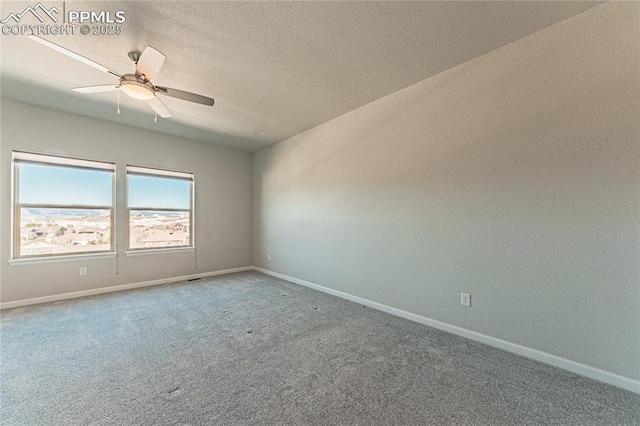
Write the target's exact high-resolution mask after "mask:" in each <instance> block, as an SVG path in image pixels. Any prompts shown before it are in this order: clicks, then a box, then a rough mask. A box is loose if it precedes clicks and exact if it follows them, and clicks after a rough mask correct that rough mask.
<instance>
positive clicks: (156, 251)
mask: <svg viewBox="0 0 640 426" xmlns="http://www.w3.org/2000/svg"><path fill="white" fill-rule="evenodd" d="M195 250H196V248H195V247H174V248H156V249H140V250H128V251H125V252H124V254H125V255H126V256H149V255H153V254H165V253H179V252H189V251H195Z"/></svg>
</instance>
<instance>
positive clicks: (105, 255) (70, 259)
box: [7, 252, 116, 266]
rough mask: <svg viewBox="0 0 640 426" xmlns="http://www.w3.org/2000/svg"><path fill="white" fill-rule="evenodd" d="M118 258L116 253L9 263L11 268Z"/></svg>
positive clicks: (28, 259)
mask: <svg viewBox="0 0 640 426" xmlns="http://www.w3.org/2000/svg"><path fill="white" fill-rule="evenodd" d="M114 257H116V253H115V252H110V253H95V254H71V255H64V256H48V257H27V258H24V259H11V260H9V261H7V263H8V264H9V265H11V266H23V265H37V264H40V263H58V262H69V261H74V260H95V259H111V258H114Z"/></svg>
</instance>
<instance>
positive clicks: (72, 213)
mask: <svg viewBox="0 0 640 426" xmlns="http://www.w3.org/2000/svg"><path fill="white" fill-rule="evenodd" d="M95 216H104V210H88V209H49V208H48V209H40V208H33V207H29V208H25V209H22V220H23V221H24V220H34V221H35V220H44V219H70V218H74V217H95Z"/></svg>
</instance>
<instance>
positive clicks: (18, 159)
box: [11, 151, 117, 260]
mask: <svg viewBox="0 0 640 426" xmlns="http://www.w3.org/2000/svg"><path fill="white" fill-rule="evenodd" d="M20 164H35V165H41V166H48V167H61V168H75V169H82V170H100V171H109V172H110V173H111V205H110V206H92V205H82V204H45V203H21V202H20V199H19V198H20V197H19V190H20ZM92 165H93V166H92ZM11 167H12V173H11V178H12V181H13V182H12V192H11V205H12V209H11V213H12V218H11V219H12V220H11V225H12V227H13V228H12V233H11V235H12V239H13V242H12V244H11V260H28V259H34V260H35V259H47V258H54V259H55V258H58V257H69V256H93V255H105V254H115V253H116V246H117V244H116V164H115V163H112V162H107V161H97V160H87V159H81V158H74V157H67V156H59V155H51V154H40V153H34V152H25V151H12V156H11ZM23 208H49V209H81V210H108V211H109V249H107V250H89V251H65V252H60V253H42V254H30V255H23V254H21V245H22V244H21V243H22V235H21V232H20V230H21V227H22V214H21V211H22V209H23Z"/></svg>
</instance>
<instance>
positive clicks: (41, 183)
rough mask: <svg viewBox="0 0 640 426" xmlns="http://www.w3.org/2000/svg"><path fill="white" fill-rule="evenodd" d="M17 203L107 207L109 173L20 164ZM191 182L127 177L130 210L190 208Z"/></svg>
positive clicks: (110, 199)
mask: <svg viewBox="0 0 640 426" xmlns="http://www.w3.org/2000/svg"><path fill="white" fill-rule="evenodd" d="M19 167H20V169H19V173H20V182H19V183H20V185H19V196H18V198H19V202H20V203H33V204H51V205H87V206H110V205H111V203H112V190H111V189H112V187H111V185H112V178H111V172H109V171H99V170H86V169H76V168H69V167H59V166H43V165H35V164H26V163H22V164H20V165H19ZM189 198H190V183H189V182H188V181H185V180H176V179H167V178H156V177H146V176H130V177H129V204H130V206H131V207H133V208H135V207H155V208H185V209H188V208H189V206H190V202H189Z"/></svg>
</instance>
